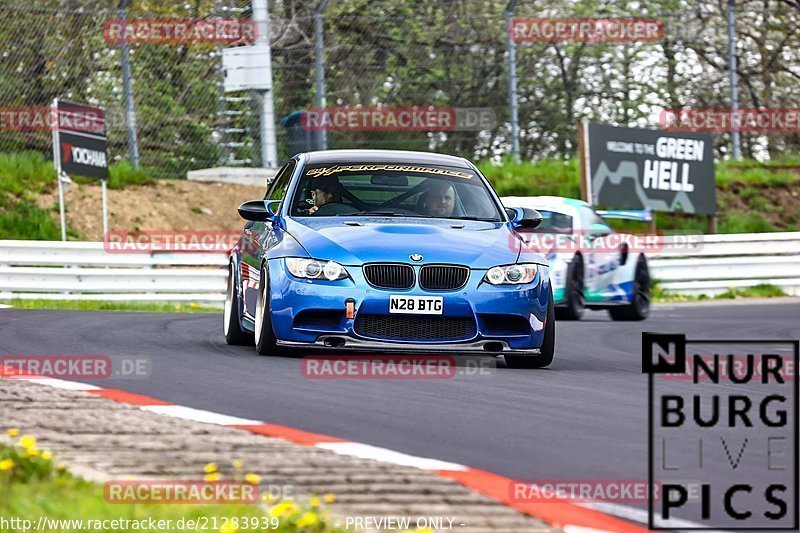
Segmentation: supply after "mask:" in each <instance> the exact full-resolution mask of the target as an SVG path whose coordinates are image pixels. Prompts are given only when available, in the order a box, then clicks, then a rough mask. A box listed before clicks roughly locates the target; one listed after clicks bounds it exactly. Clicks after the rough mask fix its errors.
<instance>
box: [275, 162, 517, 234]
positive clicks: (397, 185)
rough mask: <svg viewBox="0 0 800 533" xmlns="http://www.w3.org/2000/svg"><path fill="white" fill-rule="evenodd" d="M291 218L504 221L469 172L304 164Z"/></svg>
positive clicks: (479, 181) (443, 168)
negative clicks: (343, 217) (341, 217)
mask: <svg viewBox="0 0 800 533" xmlns="http://www.w3.org/2000/svg"><path fill="white" fill-rule="evenodd" d="M291 206H292V207H291V211H290V213H291V215H293V216H315V217H316V216H372V215H374V216H403V217H420V218H452V219H465V220H487V221H495V222H500V221H502V220H503V219H502V215H501V213H500V211H499V208H498V206H497V204H496V202H495V201H494V200H493V199H492V196H491V194H490V193H489V190H488V188H487V186H486V185H485V184H484V182H483V180H482V179H481V178H480V177H479V176H478V175H477V174H475V173H474V172H473V171H472V170H469V169H466V168H454V167H446V166H438V165H409V164H392V163H387V164H373V163H370V164H353V163H348V164H327V165H313V166H308V167H306V168H305V169H304V170H303V175H302V176H301V178H300V183H299V184H298V187H297V189H296V190H295V194H294V198H293V199H292V204H291Z"/></svg>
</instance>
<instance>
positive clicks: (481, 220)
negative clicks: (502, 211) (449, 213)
mask: <svg viewBox="0 0 800 533" xmlns="http://www.w3.org/2000/svg"><path fill="white" fill-rule="evenodd" d="M449 218H453V219H455V220H478V221H480V222H500V220H498V219H496V218H485V217H472V216H466V217H449Z"/></svg>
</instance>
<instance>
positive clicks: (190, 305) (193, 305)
mask: <svg viewBox="0 0 800 533" xmlns="http://www.w3.org/2000/svg"><path fill="white" fill-rule="evenodd" d="M189 307H197V303H195V302H190V303H189Z"/></svg>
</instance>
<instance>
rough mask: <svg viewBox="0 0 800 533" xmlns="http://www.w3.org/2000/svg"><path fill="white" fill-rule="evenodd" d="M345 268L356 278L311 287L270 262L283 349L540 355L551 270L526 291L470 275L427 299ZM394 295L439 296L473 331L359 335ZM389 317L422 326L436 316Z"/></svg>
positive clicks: (448, 314)
mask: <svg viewBox="0 0 800 533" xmlns="http://www.w3.org/2000/svg"><path fill="white" fill-rule="evenodd" d="M346 268H347V270H348V272H349V274H350V278H347V279H344V280H340V281H327V280H314V281H313V282H312V281H309V280H302V279H298V278H295V277H293V276H291V275H289V274H288V273H287V272H286V271H285V267H284V263H283V260H281V259H274V260H270V261H269V273H270V297H271V308H272V309H271V311H272V312H271V315H272V326H273V330H274V331H275V336H276V337H277V339H278V344H279V345H282V346H294V347H305V348H329V349H330V348H336V349H344V350H355V351H366V350H380V351H381V352H391V351H396V352H426V353H430V352H469V353H484V354H496V353H514V354H520V355H523V354H527V355H537V354H538V353H539V348H540V347H541V345H542V342H543V339H544V322H545V319H546V316H547V305H548V298H549V289H550V286H549V284H550V281H549V275H548V269H547V267H544V266H542V267H540V269H539V273H538V274H537V278H536V279H535V280H534V281H533V282H532V283H529V284H526V285H522V286H519V285H508V286H493V285H490V284H488V283H485V282H483V277H484V275H485V274H486V270H472V271H471V272H470V276H469V279H468V281H467V283H466V285H465V286H464V287H462V288H460V289H458V290H454V291H426V290H424V289H421V288H419V287H418V286H416V285H415V286H414V287H413V288H411V289H405V290H400V289H396V290H395V289H379V288H375V287H373V286H371V285H369V284H368V283H367V281H366V279H365V278H364V276H363V273H362V269H361V268H360V267H353V266H348V267H346ZM415 268H416V269H418V268H419V267H418V266H415ZM390 295H403V296H441V297H442V298H443V314H442V317H445V318H457V319H462V320H472V321H474V326H475V327H474V328H472V329H471V330H470V331H471V333H470V334H469V335H468V336H466V337H464V338H458V339H425V340H422V339H418V338H386V337H376V336H369V335H365V334H363V331H362V332H360V331H359V329H358V327H357V325H356V321H357V320H358V317H359V314H364V315H365V316H375V315H383V316H387V315H389V311H388V310H389V296H390ZM347 301H352V302H353V304H354V310H355V315H354V317H353V318H349V319H348V318H347V317H346V314H345V309H346V307H345V306H346V302H347ZM390 316H392V317H398V316H407V317H411V316H414V317H416V318H418V319H419V318H420V317H425V318H427V317H429V316H430V315H390ZM433 318H434V319H435V317H433ZM472 332H474V334H472Z"/></svg>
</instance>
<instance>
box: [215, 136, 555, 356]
mask: <svg viewBox="0 0 800 533" xmlns="http://www.w3.org/2000/svg"><path fill="white" fill-rule="evenodd" d="M239 214H240V215H241V216H242V218H244V219H245V220H247V223H246V224H245V227H244V232H243V234H242V237H241V240H240V241H239V243H238V244H237V245H236V246H235V247H234V248H233V249H232V250H231V254H230V265H229V275H228V285H227V295H226V299H225V314H224V319H225V323H224V332H225V339H226V340H227V342H228V343H229V344H250V345H252V344H253V343H254V344H255V346H256V349H257V351H258V353H260V354H263V355H272V354H279V353H281V352H282V351H284V350H286V349H290V348H302V349H312V348H319V349H327V350H334V351H336V352H338V353H342V352H350V351H354V352H365V351H366V352H370V353H372V354H377V353H397V352H405V353H419V354H442V355H445V354H446V355H458V354H465V355H466V354H473V355H475V354H485V355H488V356H492V355H494V356H499V355H502V356H504V358H505V361H506V364H507V365H508V366H509V367H513V368H541V367H545V366H548V365H549V364H550V363H551V362H552V360H553V351H554V347H555V319H554V311H553V294H552V289H551V287H550V278H549V270H548V264H547V261H546V260H545V258H544V257H543V256H542V255H540V254H538V253H533V252H530V251H528V250H527V248H526V247H525V246H523V242H522V240H521V238H520V237H519V236H518V235H517V233H516V231H515V230H516V229H517V228H523V227H524V228H534V227H536V226H537V225H538V224H539V223H540V222H541V220H542V217H541V215H540V214H539V213H538V212H537V211H535V210H532V209H525V208H513V207H511V208H504V207H503V205H502V203H501V202H500V200H499V198H498V197H497V195H496V194H495V192H494V190H493V189H492V188H491V185H490V184H489V182H488V181H487V180H486V178H485V177H484V176H483V175H482V174H481V173H480V172H479V171H478V169H477V168H476V167H475V166H474V165H473V164H472V163H470V162H469V161H467V160H466V159H463V158H460V157H453V156H446V155H439V154H431V153H424V152H404V151H391V150H328V151H320V152H310V153H305V154H298V155H297V156H295V157H294V158H292V159H291V160H290V161H289V162H288V163H286V164H285V165H284V166H283V167H282V168H281V169H280V170H279V171H278V173H277V175H276V177H275V179H274V180H272V182H271V183H270V185H269V186H268V190H267V192H266V195H265V196H264V199H262V200H253V201H250V202H245V203H244V204H242V205H241V206H239Z"/></svg>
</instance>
